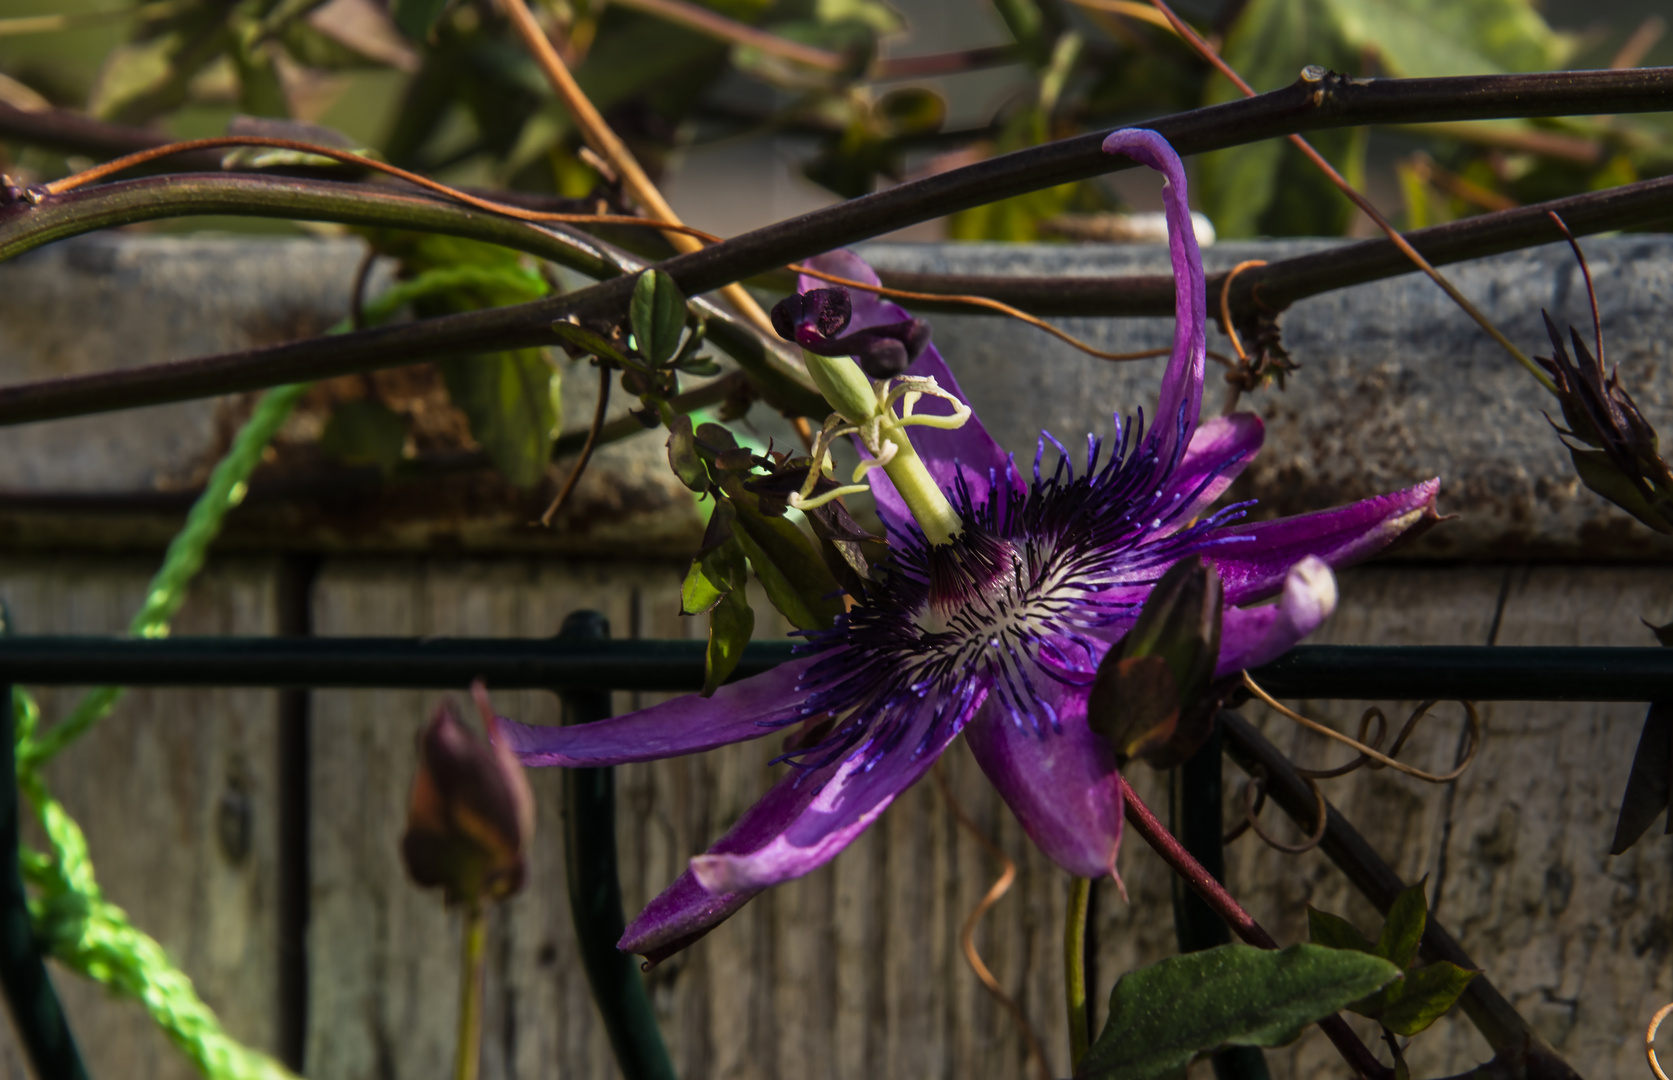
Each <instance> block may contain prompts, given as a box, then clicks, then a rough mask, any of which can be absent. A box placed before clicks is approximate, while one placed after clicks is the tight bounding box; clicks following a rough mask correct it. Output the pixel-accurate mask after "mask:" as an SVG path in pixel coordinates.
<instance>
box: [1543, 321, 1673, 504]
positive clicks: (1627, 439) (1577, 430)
mask: <svg viewBox="0 0 1673 1080" xmlns="http://www.w3.org/2000/svg"><path fill="white" fill-rule="evenodd" d="M1545 329H1546V332H1547V333H1548V334H1549V335H1550V337H1551V349H1552V356H1551V357H1550V358H1549V359H1548V358H1546V357H1543V356H1542V357H1538V358H1537V359H1538V360H1539V362H1540V363H1541V364H1542V365H1543V366H1544V367H1545V370H1546V371H1548V372H1550V374H1551V378H1552V381H1553V382H1555V383H1556V384H1557V399H1558V400H1559V401H1560V402H1561V403H1562V409H1563V419H1564V420H1565V421H1566V422H1567V423H1568V427H1567V428H1561V427H1559V428H1557V431H1558V433H1559V434H1561V435H1566V436H1569V437H1570V438H1574V439H1579V440H1580V441H1581V442H1582V443H1584V444H1586V445H1587V446H1593V447H1596V448H1597V449H1595V450H1582V449H1581V448H1579V447H1577V446H1574V445H1572V444H1569V443H1566V442H1565V444H1564V445H1566V446H1568V452H1569V456H1570V457H1572V458H1573V459H1574V469H1575V472H1576V473H1578V474H1579V476H1580V480H1581V482H1582V483H1584V484H1585V485H1586V486H1587V487H1588V488H1591V489H1592V490H1593V491H1595V492H1597V493H1598V494H1599V495H1602V496H1603V497H1604V498H1606V499H1608V500H1609V501H1610V502H1612V503H1614V504H1615V505H1616V506H1619V507H1620V508H1621V509H1623V510H1625V511H1626V512H1627V513H1629V514H1631V515H1632V516H1633V517H1635V518H1637V519H1638V520H1639V521H1642V522H1643V523H1644V524H1645V525H1648V526H1649V527H1650V528H1652V529H1654V530H1656V531H1657V532H1661V533H1673V472H1670V471H1669V469H1668V466H1667V462H1665V461H1663V460H1662V458H1661V453H1660V448H1659V446H1658V443H1657V439H1656V431H1655V428H1653V427H1651V426H1650V423H1649V421H1647V420H1645V419H1644V414H1643V413H1641V412H1639V411H1638V405H1637V404H1636V403H1635V402H1634V401H1633V400H1632V395H1631V394H1629V393H1627V391H1626V389H1625V388H1624V387H1622V386H1621V383H1620V375H1619V373H1618V372H1614V371H1611V372H1609V373H1608V375H1607V376H1605V374H1604V369H1603V358H1602V356H1601V351H1602V350H1601V349H1600V350H1599V353H1600V355H1598V356H1593V355H1592V352H1591V350H1590V349H1588V348H1587V347H1586V343H1585V342H1584V341H1583V340H1581V338H1580V335H1579V333H1577V332H1576V331H1574V330H1573V329H1572V328H1571V329H1570V330H1569V335H1570V340H1571V341H1572V342H1573V343H1574V354H1575V359H1574V360H1571V359H1570V358H1569V354H1568V350H1567V349H1566V348H1565V347H1564V345H1563V338H1562V334H1561V333H1559V332H1558V330H1557V327H1556V324H1555V323H1553V322H1552V321H1551V316H1550V315H1546V316H1545ZM1552 426H1556V425H1555V423H1553V425H1552Z"/></svg>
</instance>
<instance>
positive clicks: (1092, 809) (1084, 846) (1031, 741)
mask: <svg viewBox="0 0 1673 1080" xmlns="http://www.w3.org/2000/svg"><path fill="white" fill-rule="evenodd" d="M1037 688H1038V689H1040V690H1042V692H1044V693H1046V694H1047V695H1048V696H1050V697H1051V698H1052V701H1051V704H1052V706H1053V708H1055V709H1056V710H1057V717H1058V724H1059V730H1057V731H1051V730H1047V731H1045V732H1044V733H1039V732H1035V731H1033V730H1032V729H1025V728H1024V727H1022V726H1020V725H1019V724H1018V723H1017V722H1016V721H1015V720H1014V719H1013V718H1012V717H1011V715H1010V713H1009V712H1008V711H1007V710H1005V709H1003V708H1002V707H1000V705H999V704H998V703H997V702H995V703H994V704H992V705H990V706H989V707H987V708H986V709H984V710H983V711H982V712H981V713H980V714H979V715H978V716H977V717H976V719H975V720H973V721H971V723H970V726H969V727H968V728H967V729H965V743H966V744H967V745H968V746H969V747H970V751H971V753H972V754H973V755H975V758H976V763H977V764H978V765H980V766H981V767H982V772H983V773H985V774H986V775H987V778H988V780H989V781H990V782H992V784H993V786H994V787H995V788H997V789H998V790H999V794H1000V795H1001V796H1002V797H1003V798H1004V800H1005V802H1006V804H1007V805H1008V806H1010V808H1011V812H1012V813H1013V814H1015V815H1016V818H1017V821H1018V822H1019V823H1020V824H1021V825H1022V828H1023V831H1024V832H1026V833H1027V834H1028V837H1029V839H1030V840H1033V841H1034V843H1035V845H1036V846H1038V847H1039V848H1040V850H1041V851H1044V852H1045V853H1046V855H1047V856H1049V857H1050V858H1051V860H1052V861H1053V862H1055V863H1056V864H1057V865H1058V866H1061V867H1062V868H1063V869H1065V870H1067V871H1068V872H1069V873H1071V874H1074V875H1075V876H1076V877H1084V878H1100V877H1103V876H1104V875H1106V874H1108V875H1110V876H1112V877H1113V876H1115V860H1116V856H1117V854H1118V853H1119V852H1120V850H1121V828H1122V814H1123V804H1122V787H1121V774H1120V772H1119V771H1118V770H1117V768H1116V762H1115V753H1114V751H1112V750H1111V748H1110V744H1109V742H1108V740H1106V739H1103V738H1101V737H1099V736H1097V735H1095V734H1093V732H1092V731H1091V729H1090V728H1088V727H1087V724H1086V690H1085V688H1084V687H1069V686H1062V685H1054V686H1053V688H1052V689H1051V690H1050V691H1046V690H1045V688H1043V687H1037Z"/></svg>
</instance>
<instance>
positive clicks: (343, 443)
mask: <svg viewBox="0 0 1673 1080" xmlns="http://www.w3.org/2000/svg"><path fill="white" fill-rule="evenodd" d="M406 441H407V421H406V418H405V417H403V416H401V414H400V413H397V412H395V411H394V410H393V409H391V408H390V407H389V406H387V405H385V404H384V403H383V402H381V401H373V400H371V399H370V398H357V399H355V400H353V401H345V402H342V403H341V404H339V405H338V406H337V407H336V408H335V409H333V410H331V419H330V420H328V421H327V422H326V425H325V431H324V433H323V434H321V435H320V440H319V448H320V450H321V452H323V453H326V454H329V455H331V456H332V457H334V458H338V459H340V460H342V461H346V462H348V463H349V464H351V465H376V466H377V467H378V468H380V469H382V470H383V471H384V473H385V474H386V475H387V474H389V473H392V472H394V471H395V467H396V466H397V465H399V464H400V463H401V457H402V454H403V451H404V449H405V447H406Z"/></svg>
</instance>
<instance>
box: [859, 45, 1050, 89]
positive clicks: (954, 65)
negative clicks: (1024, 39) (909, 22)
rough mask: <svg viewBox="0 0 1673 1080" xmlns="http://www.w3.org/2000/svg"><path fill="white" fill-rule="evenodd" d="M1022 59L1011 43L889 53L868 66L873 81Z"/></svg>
mask: <svg viewBox="0 0 1673 1080" xmlns="http://www.w3.org/2000/svg"><path fill="white" fill-rule="evenodd" d="M1021 62H1022V53H1021V51H1019V50H1018V49H1017V47H1016V45H1014V44H1010V45H984V46H982V47H980V48H976V49H961V50H959V51H958V52H945V53H928V54H926V55H924V56H891V57H889V58H888V59H887V60H879V61H878V62H877V63H876V64H874V65H873V66H872V69H871V77H872V78H873V79H874V80H876V81H877V82H892V81H894V80H897V79H932V78H935V77H936V76H939V75H957V74H959V73H960V72H965V71H980V70H981V69H983V68H992V67H1002V66H1004V65H1006V64H1019V63H1021Z"/></svg>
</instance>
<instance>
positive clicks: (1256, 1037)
mask: <svg viewBox="0 0 1673 1080" xmlns="http://www.w3.org/2000/svg"><path fill="white" fill-rule="evenodd" d="M1399 975H1400V972H1399V970H1398V969H1397V968H1396V967H1395V966H1394V965H1393V964H1390V963H1389V962H1388V961H1386V960H1383V959H1381V958H1380V957H1376V956H1371V955H1369V954H1366V953H1361V952H1353V951H1348V950H1341V949H1327V948H1324V947H1323V946H1320V945H1292V946H1290V947H1289V948H1287V949H1284V950H1282V951H1269V950H1265V949H1256V948H1252V947H1250V946H1248V945H1222V946H1219V947H1218V948H1214V949H1207V950H1204V951H1202V952H1195V953H1187V954H1185V955H1183V956H1175V957H1170V958H1169V959H1167V960H1163V961H1162V962H1161V963H1159V964H1152V965H1151V966H1150V967H1147V968H1141V969H1139V970H1138V971H1134V972H1129V973H1128V974H1126V975H1124V976H1122V977H1121V980H1120V981H1119V982H1117V983H1116V984H1115V989H1114V990H1113V991H1111V993H1110V1006H1109V1021H1108V1023H1106V1024H1105V1026H1104V1030H1103V1032H1102V1034H1100V1035H1099V1036H1098V1041H1097V1042H1096V1043H1094V1044H1093V1046H1092V1048H1091V1049H1090V1050H1089V1051H1087V1054H1086V1057H1085V1059H1084V1060H1083V1061H1082V1062H1081V1064H1080V1068H1079V1069H1078V1070H1076V1073H1075V1075H1076V1077H1077V1078H1079V1080H1160V1078H1162V1077H1177V1076H1181V1075H1183V1072H1184V1069H1185V1067H1186V1065H1188V1064H1189V1063H1190V1061H1191V1059H1192V1058H1193V1057H1195V1056H1196V1055H1197V1054H1199V1053H1203V1052H1206V1051H1210V1050H1214V1049H1216V1048H1218V1047H1222V1046H1282V1045H1283V1044H1284V1043H1287V1042H1289V1041H1290V1040H1292V1039H1294V1038H1295V1037H1296V1036H1297V1035H1299V1034H1300V1033H1301V1029H1302V1028H1304V1027H1306V1026H1307V1025H1308V1024H1310V1023H1313V1022H1314V1021H1316V1020H1319V1019H1321V1018H1322V1017H1325V1016H1329V1015H1330V1014H1331V1013H1333V1012H1335V1011H1337V1010H1338V1009H1340V1008H1342V1007H1343V1006H1345V1005H1346V1004H1347V1003H1348V1002H1350V1001H1354V1000H1357V999H1359V998H1362V997H1364V996H1366V995H1367V994H1369V993H1371V992H1373V991H1375V990H1377V989H1378V988H1379V987H1382V986H1385V985H1387V984H1388V983H1390V982H1392V981H1393V980H1394V979H1396V978H1398V977H1399Z"/></svg>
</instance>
